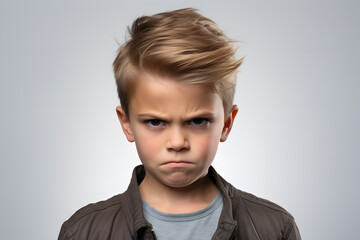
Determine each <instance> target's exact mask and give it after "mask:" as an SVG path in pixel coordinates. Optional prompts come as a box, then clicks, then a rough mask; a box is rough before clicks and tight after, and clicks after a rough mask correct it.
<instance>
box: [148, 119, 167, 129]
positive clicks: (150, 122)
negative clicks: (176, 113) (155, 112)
mask: <svg viewBox="0 0 360 240" xmlns="http://www.w3.org/2000/svg"><path fill="white" fill-rule="evenodd" d="M145 123H146V124H147V125H148V126H150V127H154V128H156V127H161V126H163V125H164V122H163V121H162V120H158V119H151V120H146V121H145Z"/></svg>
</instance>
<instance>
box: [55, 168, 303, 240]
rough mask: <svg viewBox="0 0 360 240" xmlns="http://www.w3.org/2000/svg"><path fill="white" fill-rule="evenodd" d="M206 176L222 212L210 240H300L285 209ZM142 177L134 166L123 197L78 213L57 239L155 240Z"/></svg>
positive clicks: (213, 174)
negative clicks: (141, 186) (145, 208)
mask: <svg viewBox="0 0 360 240" xmlns="http://www.w3.org/2000/svg"><path fill="white" fill-rule="evenodd" d="M209 175H210V176H211V178H212V180H213V181H214V183H215V184H216V186H217V187H218V188H219V190H220V192H221V194H222V197H223V210H222V212H221V215H220V219H219V223H218V228H217V230H216V232H215V234H214V236H213V237H212V239H218V240H227V239H241V240H259V239H261V240H266V239H268V240H283V239H288V240H300V239H301V237H300V233H299V230H298V228H297V226H296V224H295V221H294V218H293V217H292V216H291V215H290V214H289V213H288V212H287V211H286V210H284V209H283V208H281V207H280V206H278V205H276V204H274V203H272V202H270V201H267V200H264V199H261V198H258V197H256V196H254V195H251V194H249V193H246V192H243V191H240V190H238V189H236V188H235V187H233V186H232V185H231V184H230V183H228V182H226V181H225V180H224V179H223V178H222V177H221V176H220V175H218V174H217V173H216V171H215V169H214V168H213V167H210V168H209ZM144 176H145V170H144V167H143V166H141V165H140V166H137V167H136V168H135V169H134V171H133V176H132V179H131V182H130V184H129V187H128V189H127V190H126V191H125V192H124V193H123V194H119V195H116V196H114V197H112V198H110V199H108V200H106V201H102V202H98V203H95V204H89V205H87V206H85V207H83V208H81V209H80V210H78V211H77V212H76V213H75V214H74V215H73V216H71V217H70V219H69V220H67V221H66V222H65V223H64V224H63V225H62V227H61V230H60V234H59V238H58V240H105V239H106V240H120V239H121V240H127V239H129V240H130V239H136V240H138V239H139V240H140V239H156V236H155V234H154V233H153V232H152V231H151V229H152V226H151V224H149V223H148V222H147V221H146V220H145V219H144V216H143V209H142V201H141V197H140V193H139V190H138V185H139V183H140V182H141V181H142V180H143V178H144Z"/></svg>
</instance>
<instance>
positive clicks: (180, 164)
mask: <svg viewBox="0 0 360 240" xmlns="http://www.w3.org/2000/svg"><path fill="white" fill-rule="evenodd" d="M191 164H192V163H191V162H187V161H169V162H166V163H164V164H163V165H164V166H166V167H173V168H182V167H188V166H189V165H191Z"/></svg>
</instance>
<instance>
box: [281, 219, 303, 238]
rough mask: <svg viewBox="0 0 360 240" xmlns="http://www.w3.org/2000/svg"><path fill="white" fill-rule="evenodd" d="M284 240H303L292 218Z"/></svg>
mask: <svg viewBox="0 0 360 240" xmlns="http://www.w3.org/2000/svg"><path fill="white" fill-rule="evenodd" d="M282 239H283V240H301V236H300V232H299V229H298V227H297V225H296V223H295V221H294V219H293V218H291V219H290V220H289V221H288V222H287V224H286V227H285V231H284V236H283V238H282Z"/></svg>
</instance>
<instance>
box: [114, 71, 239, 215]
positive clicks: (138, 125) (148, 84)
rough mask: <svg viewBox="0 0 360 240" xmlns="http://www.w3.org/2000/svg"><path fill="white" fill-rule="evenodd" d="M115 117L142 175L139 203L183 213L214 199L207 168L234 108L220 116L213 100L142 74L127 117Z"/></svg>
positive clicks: (218, 105) (216, 97) (213, 95)
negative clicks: (136, 156) (131, 145)
mask: <svg viewBox="0 0 360 240" xmlns="http://www.w3.org/2000/svg"><path fill="white" fill-rule="evenodd" d="M116 111H117V114H118V117H119V120H120V123H121V126H122V129H123V131H124V133H125V135H126V138H127V139H128V141H130V142H135V144H136V148H137V151H138V154H139V157H140V160H141V162H142V163H143V165H144V166H145V169H146V175H145V178H144V180H143V181H142V182H141V184H140V186H139V190H140V194H141V197H142V198H143V200H144V201H146V202H147V203H148V204H150V205H151V206H153V207H154V208H155V209H157V210H159V211H162V212H167V213H185V212H192V211H197V210H200V209H202V208H203V207H205V206H207V205H208V204H209V203H210V202H211V201H212V200H213V199H214V197H215V196H216V194H217V193H218V189H217V188H216V186H215V185H214V184H213V183H212V181H211V180H210V179H209V177H208V176H207V173H208V168H209V166H210V165H211V163H212V161H213V160H214V157H215V154H216V151H217V148H218V144H219V142H221V141H225V140H226V139H227V137H228V135H229V133H230V131H231V127H232V124H233V121H234V118H235V116H236V113H237V111H238V110H237V107H236V106H233V108H232V111H231V112H230V114H227V115H225V114H224V108H223V105H222V101H221V98H220V96H219V95H218V94H216V93H210V92H209V91H208V90H207V89H206V88H203V87H201V86H197V85H185V84H183V83H180V82H177V81H176V80H174V79H171V78H164V77H159V76H154V75H149V74H144V75H142V76H141V77H140V78H139V79H138V82H137V83H136V89H134V91H133V92H132V96H131V98H130V105H129V117H127V116H126V115H125V113H124V111H123V109H122V108H121V107H120V106H118V107H117V108H116Z"/></svg>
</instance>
